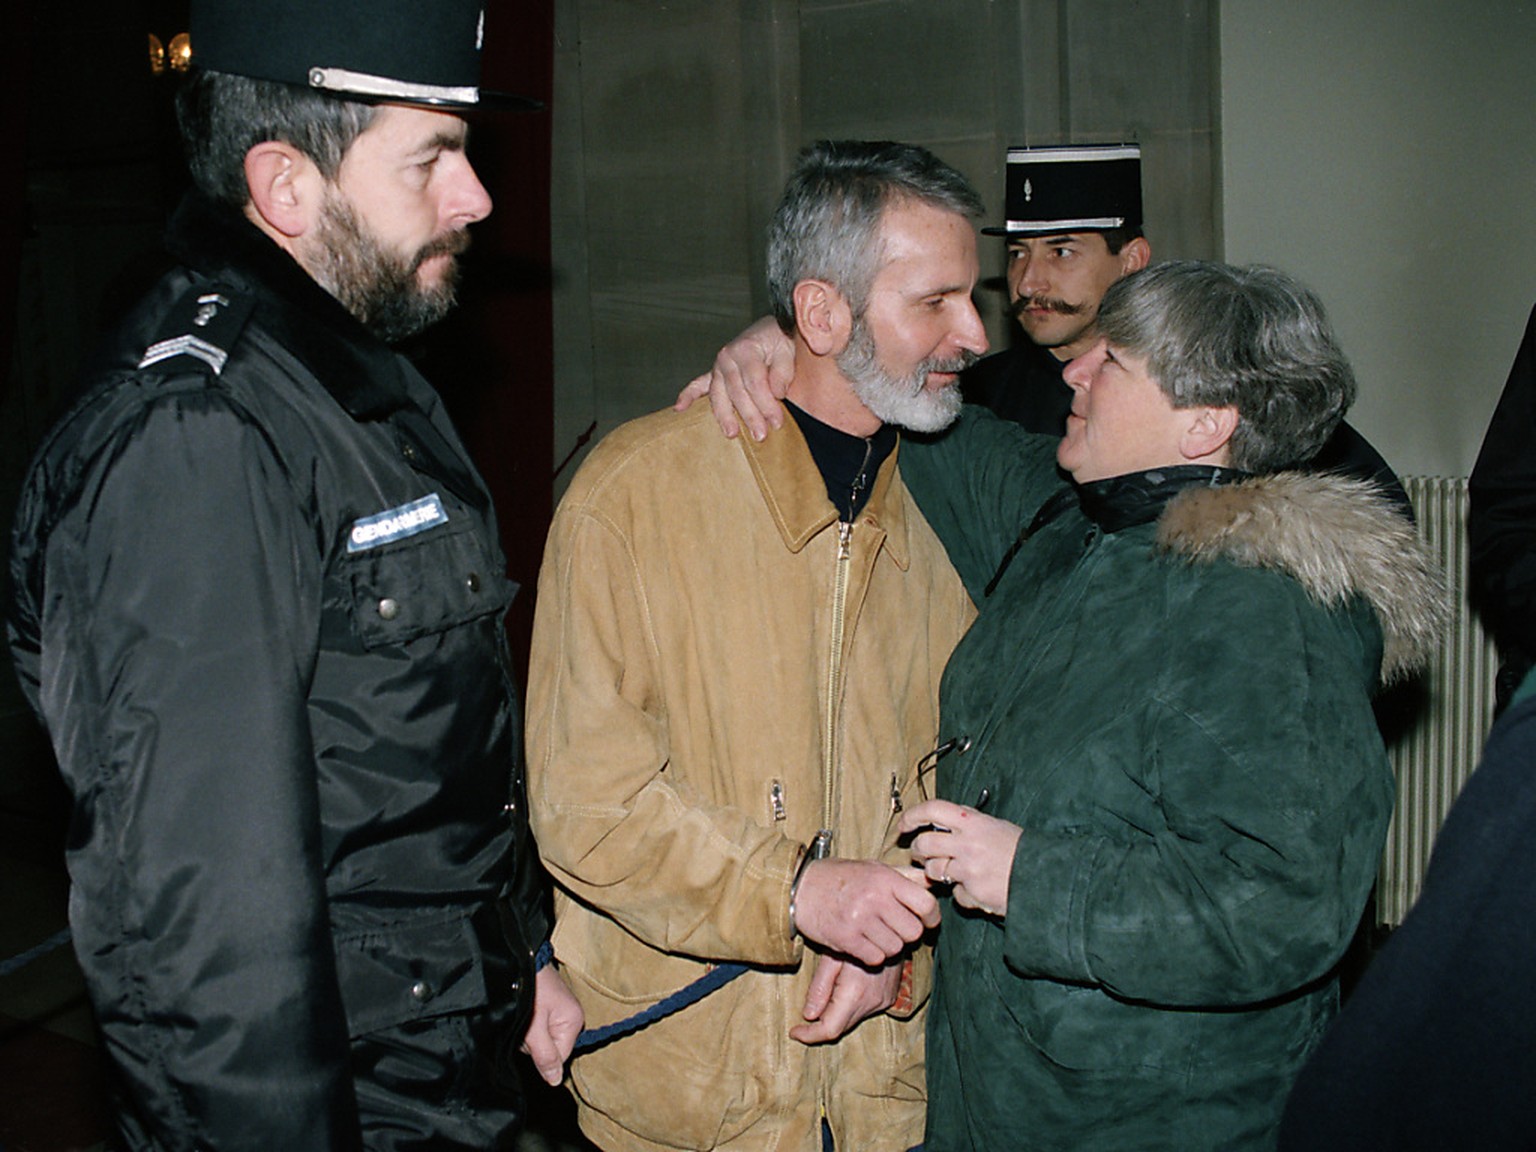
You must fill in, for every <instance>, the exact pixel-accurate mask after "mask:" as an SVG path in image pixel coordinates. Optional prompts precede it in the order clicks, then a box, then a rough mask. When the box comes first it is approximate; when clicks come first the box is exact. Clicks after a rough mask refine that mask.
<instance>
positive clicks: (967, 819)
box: [901, 800, 1024, 917]
mask: <svg viewBox="0 0 1536 1152" xmlns="http://www.w3.org/2000/svg"><path fill="white" fill-rule="evenodd" d="M919 829H921V831H919ZM901 831H902V832H918V835H917V836H915V837H913V839H912V859H913V860H914V861H915V862H916V863H918V864H920V865H921V866H922V869H923V872H924V874H925V875H927V877H928V879H929V880H931V881H933V882H934V883H935V884H948V885H950V886H951V888H950V892H951V895H952V896H953V897H954V900H955V903H956V904H958V905H960V907H962V908H975V909H977V910H979V911H981V912H985V913H986V914H987V915H988V916H997V917H1003V916H1006V915H1007V914H1008V881H1009V878H1010V877H1011V876H1012V875H1013V854H1014V852H1015V851H1016V850H1017V849H1018V846H1019V837H1020V836H1022V835H1023V834H1024V830H1023V829H1022V828H1020V827H1019V826H1018V825H1017V824H1011V823H1009V822H1008V821H1007V820H999V819H997V818H996V817H995V816H984V815H982V814H981V813H980V812H978V811H976V809H974V808H967V807H965V806H964V805H963V804H952V803H950V802H949V801H948V800H925V801H923V803H921V804H914V805H913V806H912V807H911V808H908V809H907V810H906V811H905V812H903V813H902V814H901Z"/></svg>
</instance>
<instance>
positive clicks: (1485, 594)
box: [1467, 311, 1536, 663]
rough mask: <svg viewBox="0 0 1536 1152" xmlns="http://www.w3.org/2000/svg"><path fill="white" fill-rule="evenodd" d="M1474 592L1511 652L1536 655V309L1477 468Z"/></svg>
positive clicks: (1523, 658)
mask: <svg viewBox="0 0 1536 1152" xmlns="http://www.w3.org/2000/svg"><path fill="white" fill-rule="evenodd" d="M1470 492H1471V498H1472V506H1471V512H1470V517H1469V520H1468V524H1467V530H1468V537H1469V541H1470V544H1471V550H1472V551H1471V557H1470V562H1471V576H1472V598H1473V602H1474V603H1475V604H1476V606H1477V608H1478V611H1479V612H1480V613H1481V614H1482V617H1483V621H1484V623H1485V624H1487V625H1488V626H1489V628H1490V630H1491V631H1492V632H1493V636H1494V639H1495V640H1496V641H1497V642H1498V645H1499V648H1500V649H1501V651H1502V652H1503V653H1504V655H1505V656H1506V658H1509V657H1515V658H1516V659H1517V660H1518V661H1520V662H1522V663H1529V662H1530V660H1531V658H1532V657H1533V656H1536V311H1533V312H1532V313H1531V319H1530V321H1529V322H1528V323H1527V325H1526V329H1525V338H1524V339H1523V340H1522V341H1521V342H1520V351H1519V352H1518V353H1517V354H1516V356H1515V362H1514V366H1513V367H1511V368H1510V371H1509V380H1508V381H1507V382H1506V383H1505V385H1504V393H1503V395H1502V396H1501V397H1500V398H1499V403H1498V407H1497V408H1495V409H1494V413H1493V419H1492V420H1491V421H1489V424H1488V431H1487V433H1486V434H1485V435H1484V437H1483V447H1482V451H1480V452H1479V453H1478V456H1477V464H1476V465H1475V466H1474V467H1473V469H1472V480H1471V484H1470Z"/></svg>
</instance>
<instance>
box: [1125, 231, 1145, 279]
mask: <svg viewBox="0 0 1536 1152" xmlns="http://www.w3.org/2000/svg"><path fill="white" fill-rule="evenodd" d="M1150 263H1152V245H1151V244H1148V243H1147V238H1146V237H1145V236H1138V237H1136V239H1134V240H1127V241H1126V242H1125V243H1124V244H1123V245H1121V247H1120V275H1122V276H1129V275H1130V274H1131V273H1132V272H1140V271H1141V270H1142V269H1143V268H1145V267H1146V266H1147V265H1148V264H1150Z"/></svg>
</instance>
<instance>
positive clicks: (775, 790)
mask: <svg viewBox="0 0 1536 1152" xmlns="http://www.w3.org/2000/svg"><path fill="white" fill-rule="evenodd" d="M768 803H769V804H770V805H772V807H773V822H774V823H775V824H781V823H783V822H784V821H785V820H786V819H788V817H787V816H786V814H785V812H784V785H782V784H780V783H779V782H778V781H777V780H775V781H774V782H773V785H772V786H771V787H770V788H769V789H768Z"/></svg>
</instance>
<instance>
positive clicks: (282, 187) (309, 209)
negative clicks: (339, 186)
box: [245, 140, 324, 240]
mask: <svg viewBox="0 0 1536 1152" xmlns="http://www.w3.org/2000/svg"><path fill="white" fill-rule="evenodd" d="M323 185H324V180H323V179H322V178H321V176H320V170H319V169H318V168H316V167H315V162H314V161H313V160H311V159H310V158H309V157H308V156H306V155H304V153H302V152H300V151H299V150H298V149H297V148H295V147H294V146H293V145H292V144H288V143H286V142H284V141H282V140H264V141H263V142H262V143H260V144H257V145H256V146H255V147H254V148H252V149H251V150H250V151H249V152H247V153H246V154H245V187H246V191H247V192H248V193H249V195H250V201H249V203H248V205H247V209H246V211H247V214H248V215H250V216H251V217H252V222H253V223H254V224H256V225H257V227H259V228H261V229H262V230H263V231H265V232H267V233H269V234H272V235H273V237H274V239H276V238H277V237H284V238H286V239H289V240H293V239H297V238H298V237H300V236H302V235H304V233H306V232H308V231H309V229H310V228H311V227H313V225H314V222H315V218H316V216H317V215H318V213H319V210H320V203H321V201H322V200H323V198H324V188H323Z"/></svg>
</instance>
